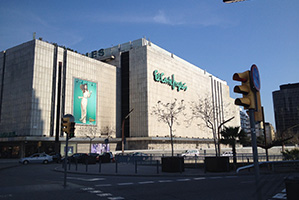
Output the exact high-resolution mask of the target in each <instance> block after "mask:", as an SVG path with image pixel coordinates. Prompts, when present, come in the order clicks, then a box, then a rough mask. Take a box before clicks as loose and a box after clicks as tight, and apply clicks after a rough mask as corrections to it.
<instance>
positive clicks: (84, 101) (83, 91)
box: [73, 78, 97, 125]
mask: <svg viewBox="0 0 299 200" xmlns="http://www.w3.org/2000/svg"><path fill="white" fill-rule="evenodd" d="M73 105H74V110H73V111H74V112H73V115H74V117H75V122H76V123H77V124H87V125H96V113H97V84H96V83H94V82H90V81H87V80H82V79H78V78H75V79H74V102H73Z"/></svg>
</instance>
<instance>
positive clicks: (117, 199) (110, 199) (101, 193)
mask: <svg viewBox="0 0 299 200" xmlns="http://www.w3.org/2000/svg"><path fill="white" fill-rule="evenodd" d="M221 178H237V176H214V177H194V178H177V179H160V180H144V181H136V182H116V183H102V184H94V185H93V186H94V187H82V188H81V190H82V191H85V192H88V193H90V194H94V195H95V196H96V197H99V198H100V199H107V200H124V199H125V198H124V197H122V196H115V195H114V194H112V193H110V192H105V188H109V187H122V186H132V185H146V184H161V183H174V182H187V181H201V180H206V179H210V180H218V179H221ZM68 179H71V180H79V181H86V182H92V181H105V180H106V179H105V178H90V179H86V178H78V177H69V178H68ZM97 188H101V190H98V189H97ZM281 199H287V195H286V190H285V189H284V190H282V191H281V192H279V193H277V194H275V195H274V196H272V198H270V199H268V200H281Z"/></svg>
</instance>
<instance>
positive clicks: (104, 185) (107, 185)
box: [95, 184, 112, 187]
mask: <svg viewBox="0 0 299 200" xmlns="http://www.w3.org/2000/svg"><path fill="white" fill-rule="evenodd" d="M95 186H96V187H110V186H112V185H111V184H100V185H95Z"/></svg>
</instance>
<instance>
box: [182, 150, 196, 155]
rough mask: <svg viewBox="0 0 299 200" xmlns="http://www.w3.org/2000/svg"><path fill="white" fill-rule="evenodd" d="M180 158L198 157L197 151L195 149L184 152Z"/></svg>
mask: <svg viewBox="0 0 299 200" xmlns="http://www.w3.org/2000/svg"><path fill="white" fill-rule="evenodd" d="M182 156H199V150H197V149H192V150H186V151H185V152H184V153H182Z"/></svg>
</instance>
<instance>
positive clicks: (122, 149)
mask: <svg viewBox="0 0 299 200" xmlns="http://www.w3.org/2000/svg"><path fill="white" fill-rule="evenodd" d="M133 110H134V108H132V110H130V112H129V113H128V114H127V116H125V118H124V119H123V121H122V126H121V152H122V154H123V155H124V151H125V121H126V119H128V118H129V116H130V114H131V112H133Z"/></svg>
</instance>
